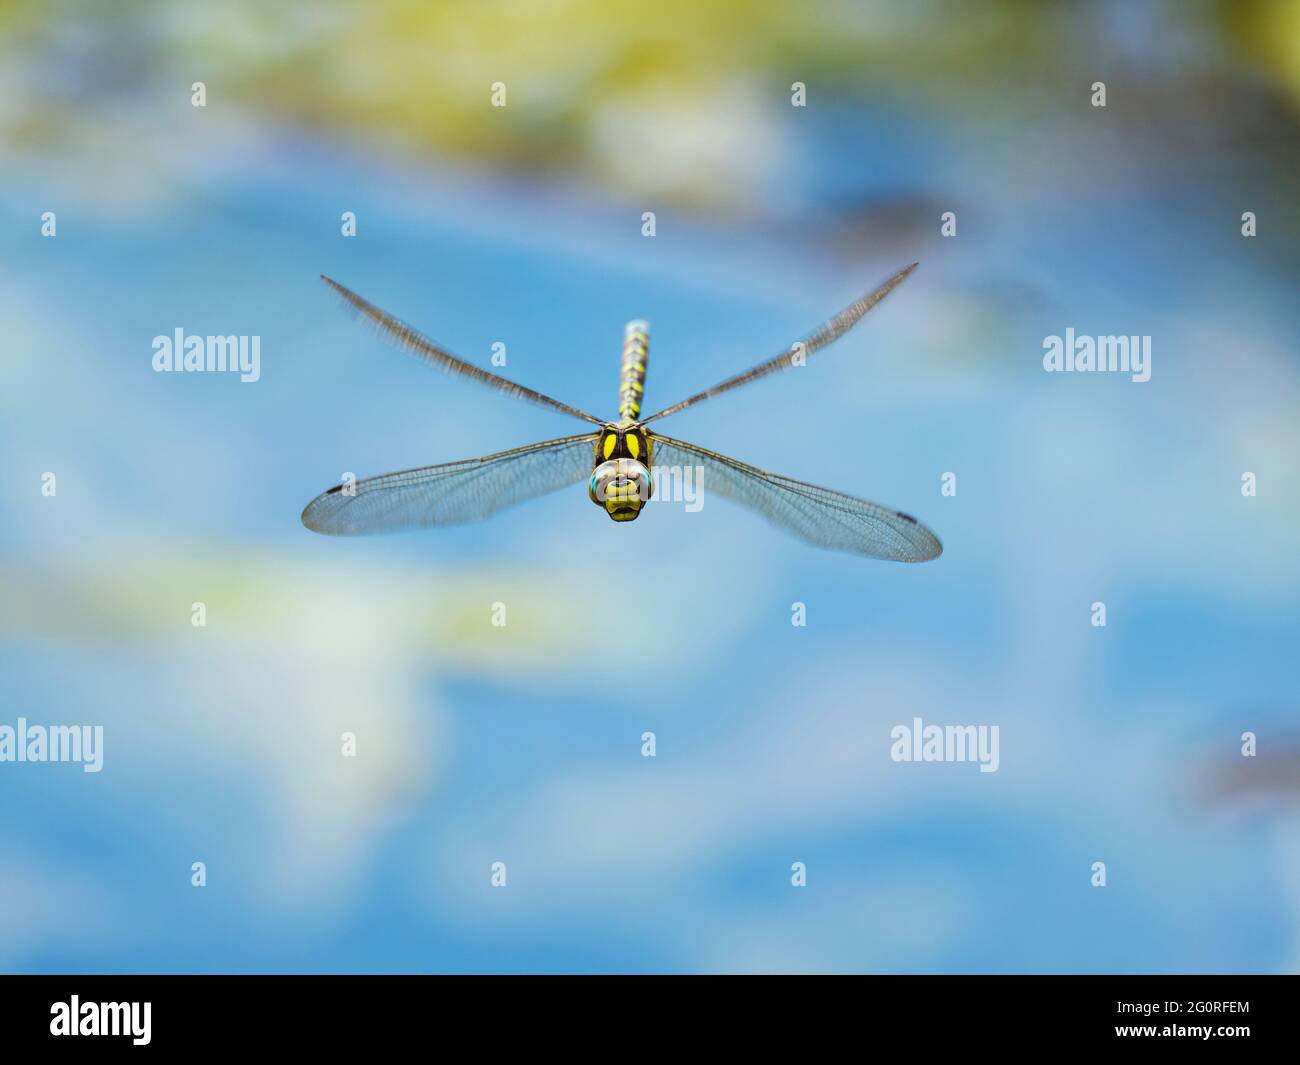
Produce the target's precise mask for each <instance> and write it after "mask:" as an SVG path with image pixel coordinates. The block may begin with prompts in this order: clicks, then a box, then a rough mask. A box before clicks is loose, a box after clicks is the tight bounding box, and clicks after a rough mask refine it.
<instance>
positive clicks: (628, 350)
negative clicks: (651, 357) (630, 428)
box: [618, 318, 650, 422]
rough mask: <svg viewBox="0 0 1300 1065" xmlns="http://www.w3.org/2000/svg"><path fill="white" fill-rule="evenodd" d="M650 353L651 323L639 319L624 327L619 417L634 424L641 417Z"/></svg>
mask: <svg viewBox="0 0 1300 1065" xmlns="http://www.w3.org/2000/svg"><path fill="white" fill-rule="evenodd" d="M649 351H650V323H649V322H645V321H642V320H641V319H640V318H638V319H637V320H636V321H634V322H628V323H627V325H625V326H624V327H623V372H622V374H621V376H620V378H619V388H618V416H619V419H620V420H621V421H625V422H634V421H636V420H637V419H638V418H639V417H641V397H642V395H644V394H645V364H646V358H647V356H648V354H649Z"/></svg>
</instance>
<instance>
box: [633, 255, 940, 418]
mask: <svg viewBox="0 0 1300 1065" xmlns="http://www.w3.org/2000/svg"><path fill="white" fill-rule="evenodd" d="M918 265H919V264H918V263H912V265H911V266H905V267H903V269H901V270H899V271H898V273H896V274H895V275H894V276H893V277H891V278H890V279H889V280H888V281H886V282H885V283H884V284H883V285H881V286H880V287H879V288H877V289H876V290H875V291H874V292H868V293H867V294H866V295H865V296H863V297H862V298H861V299H860V300H858V301H857V302H856V303H851V304H849V306H847V307H845V308H844V310H842V311H840V313H839V314H837V315H836V316H835V317H834V318H832V319H831V320H830V321H828V322H825V323H823V325H822V326H821V328H820V329H818V330H817V331H816V332H814V333H811V334H809V335H808V336H806V337H805V338H804V339H803V340H801V341H800V342H799V343H798V344H797V345H791V346H790V348H789V349H788V350H786V351H783V352H782V353H781V354H780V355H777V356H776V357H774V358H771V359H768V360H767V361H766V362H760V363H759V364H758V365H757V366H755V367H754V368H753V369H750V370H746V371H745V372H744V373H738V374H736V376H735V377H728V378H727V379H726V380H725V381H723V382H722V384H720V385H714V386H713V387H712V388H709V389H706V390H705V391H703V392H697V393H695V395H693V396H688V397H687V398H686V399H684V400H682V401H681V402H680V403H674V404H673V405H672V406H671V407H665V408H664V409H663V410H661V411H656V412H655V413H654V414H652V415H650V416H649V417H648V418H642V419H641V424H642V425H644V424H645V423H646V422H652V421H654V420H655V419H656V418H666V417H668V415H670V414H676V413H677V412H678V411H679V410H685V409H686V408H687V407H693V406H695V404H697V403H703V402H704V401H705V400H706V399H712V398H713V397H714V396H717V395H721V394H722V393H723V392H730V391H731V390H732V389H733V388H739V387H740V386H741V385H747V384H749V382H750V381H755V380H757V379H758V378H760V377H766V376H767V375H768V374H770V373H775V372H776V371H777V370H784V369H786V367H788V366H792V365H793V364H794V356H795V354H796V352H799V353H801V354H802V355H804V356H805V357H806V356H808V355H811V354H812V353H813V352H815V351H818V350H819V349H821V348H824V347H826V346H827V345H828V344H833V343H835V341H837V340H839V338H840V337H842V336H843V335H844V334H845V333H847V332H848V331H849V330H850V329H852V328H853V327H854V326H855V325H857V324H858V322H859V321H861V320H862V316H863V315H865V314H866V313H867V311H869V310H871V308H872V307H874V306H875V305H876V304H877V303H879V302H880V301H881V300H883V299H884V298H885V297H886V296H888V295H889V294H890V293H891V292H893V291H894V289H896V288H898V286H899V285H901V284H902V283H903V282H904V281H906V280H907V279H908V277H909V276H910V275H911V273H912V271H913V270H915V269H916V268H917V266H918Z"/></svg>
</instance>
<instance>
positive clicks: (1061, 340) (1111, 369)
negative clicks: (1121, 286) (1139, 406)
mask: <svg viewBox="0 0 1300 1065" xmlns="http://www.w3.org/2000/svg"><path fill="white" fill-rule="evenodd" d="M1043 369H1044V370H1046V371H1047V372H1048V373H1126V374H1130V375H1132V379H1133V380H1134V381H1137V382H1143V381H1150V380H1151V338H1150V337H1149V336H1140V337H1139V336H1133V337H1112V336H1106V337H1093V336H1086V335H1076V333H1075V332H1074V330H1073V329H1067V330H1066V331H1065V336H1063V337H1059V336H1048V337H1044V338H1043Z"/></svg>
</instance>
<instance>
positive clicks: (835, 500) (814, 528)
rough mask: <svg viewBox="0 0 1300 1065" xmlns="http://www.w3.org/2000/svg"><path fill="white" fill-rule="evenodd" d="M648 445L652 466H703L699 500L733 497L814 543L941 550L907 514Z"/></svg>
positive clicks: (667, 444) (894, 555)
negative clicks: (715, 496) (712, 496)
mask: <svg viewBox="0 0 1300 1065" xmlns="http://www.w3.org/2000/svg"><path fill="white" fill-rule="evenodd" d="M651 443H652V444H653V446H654V452H653V455H654V464H655V466H682V467H685V466H700V467H702V468H703V470H704V477H703V481H702V482H697V483H699V484H701V485H702V492H703V498H704V499H706V500H707V499H708V498H709V496H711V495H719V496H723V497H725V498H727V499H731V500H734V501H735V502H737V503H740V504H742V505H743V506H746V507H749V508H751V509H752V510H756V511H758V512H759V513H760V514H762V515H763V516H764V517H765V518H767V519H768V520H769V521H771V522H773V523H774V524H776V525H779V526H780V527H781V528H783V529H786V530H787V531H789V532H792V533H794V535H795V536H798V537H799V538H800V539H802V540H807V541H808V542H809V543H811V544H816V545H817V546H818V547H829V548H833V549H834V550H837V551H853V552H855V553H857V554H859V555H866V556H867V557H868V558H882V559H889V560H891V561H895V562H925V561H927V560H928V559H932V558H937V557H938V556H939V555H940V553H941V552H942V551H943V545H942V544H941V543H939V539H938V537H936V536H935V535H934V533H932V532H931V531H930V530H929V529H927V528H926V527H925V526H924V525H922V524H921V523H920V522H918V521H917V520H916V519H915V518H914V517H912V516H911V515H910V514H904V513H902V512H901V511H897V510H890V509H889V508H888V507H882V506H879V505H877V504H875V503H868V502H867V501H866V500H865V499H855V498H854V497H853V496H848V495H845V494H844V493H843V492H833V491H831V490H830V489H829V488H818V487H817V486H816V485H812V484H805V483H804V482H803V481H795V480H791V479H790V478H789V477H781V476H780V475H778V474H775V473H765V472H764V471H763V470H760V469H758V468H757V467H754V466H747V465H746V464H745V463H743V462H737V461H736V460H735V459H729V458H727V456H726V455H719V454H718V453H717V452H715V451H708V450H706V449H704V448H702V447H696V446H695V445H694V444H687V443H685V442H683V441H681V440H674V439H672V438H671V437H667V436H660V435H659V434H658V433H654V434H652V436H651Z"/></svg>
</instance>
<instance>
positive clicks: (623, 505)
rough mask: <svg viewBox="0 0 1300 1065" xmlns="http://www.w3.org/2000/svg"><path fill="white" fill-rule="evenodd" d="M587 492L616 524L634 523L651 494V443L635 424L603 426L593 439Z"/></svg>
mask: <svg viewBox="0 0 1300 1065" xmlns="http://www.w3.org/2000/svg"><path fill="white" fill-rule="evenodd" d="M587 492H588V495H590V496H591V501H592V502H593V503H595V504H596V505H597V506H598V507H604V508H605V513H606V514H608V515H609V516H610V517H611V518H613V519H614V520H615V521H634V520H635V519H636V518H637V517H638V516H639V515H640V513H641V507H642V506H643V505H644V504H645V502H646V500H647V499H649V498H650V497H651V495H653V494H654V477H653V475H652V474H651V472H650V440H649V436H648V435H647V433H646V431H645V430H644V429H642V428H641V427H640V426H639V425H637V424H635V423H621V424H619V425H607V426H605V428H604V429H603V430H602V431H601V434H600V436H599V437H597V439H596V454H595V468H594V469H593V470H592V471H591V482H590V484H589V486H588V489H587Z"/></svg>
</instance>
